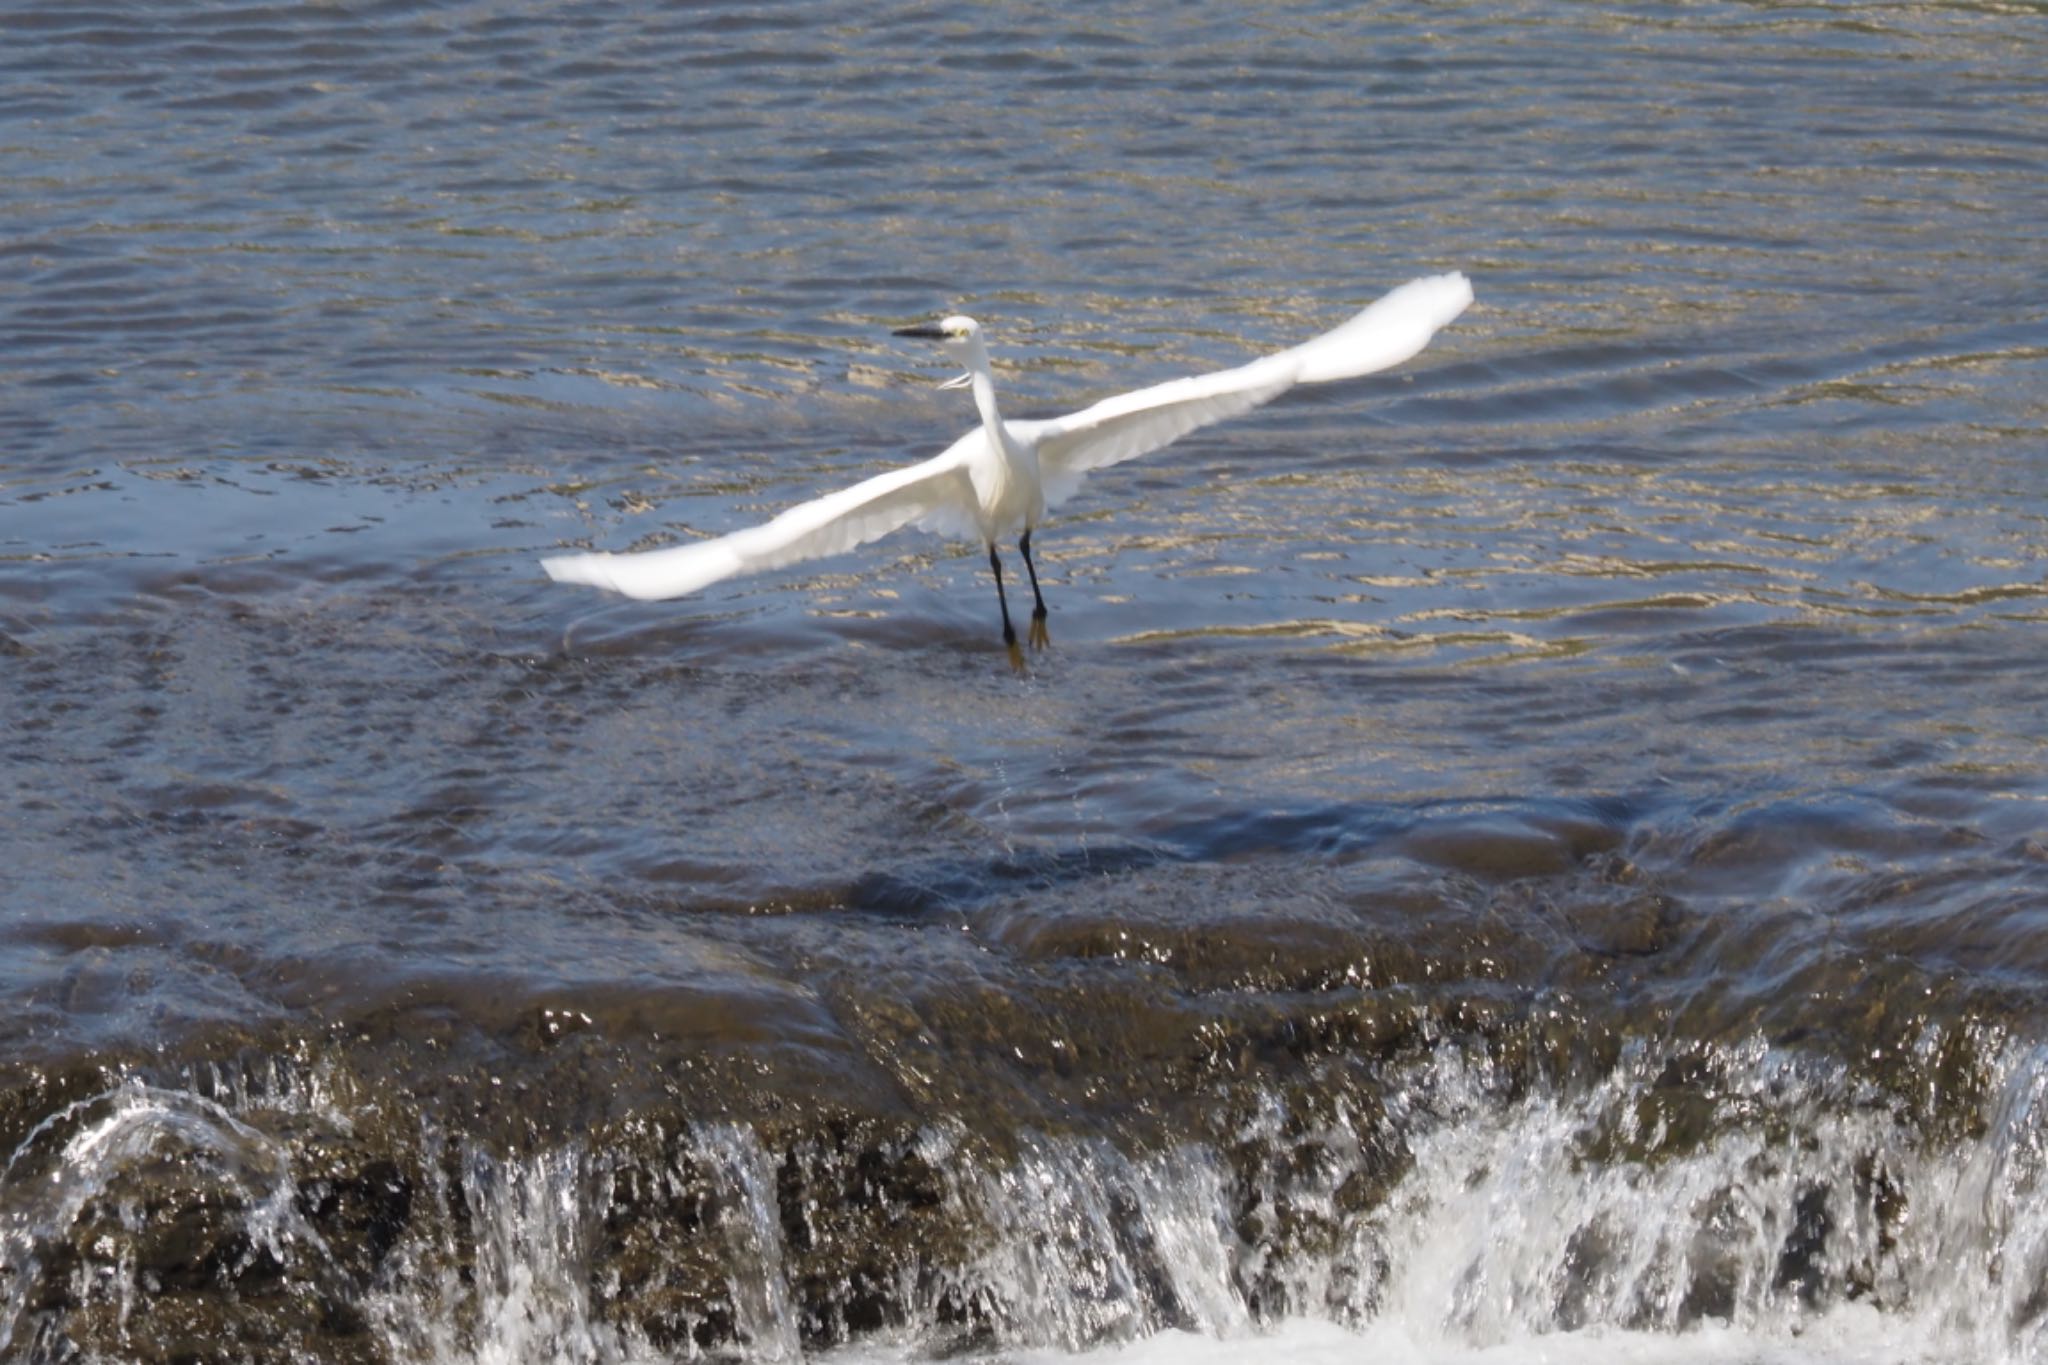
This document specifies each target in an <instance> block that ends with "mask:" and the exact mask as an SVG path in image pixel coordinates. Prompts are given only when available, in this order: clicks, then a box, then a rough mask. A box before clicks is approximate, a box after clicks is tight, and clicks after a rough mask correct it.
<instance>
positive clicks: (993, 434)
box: [967, 337, 1006, 449]
mask: <svg viewBox="0 0 2048 1365" xmlns="http://www.w3.org/2000/svg"><path fill="white" fill-rule="evenodd" d="M967 373H968V375H969V377H970V386H971V387H972V388H973V390H974V407H975V410H976V411H978V412H979V413H981V421H982V425H983V426H985V427H987V428H988V435H989V440H990V441H991V442H993V443H994V444H995V446H996V447H997V448H998V449H1003V448H1005V446H1006V436H1005V433H1004V431H1003V414H1002V413H1001V412H999V411H997V410H996V378H995V374H994V373H993V372H992V371H991V370H990V369H989V364H988V348H987V347H986V346H984V345H982V343H981V338H980V337H976V338H975V339H974V345H973V347H972V348H971V349H970V350H969V351H968V352H967Z"/></svg>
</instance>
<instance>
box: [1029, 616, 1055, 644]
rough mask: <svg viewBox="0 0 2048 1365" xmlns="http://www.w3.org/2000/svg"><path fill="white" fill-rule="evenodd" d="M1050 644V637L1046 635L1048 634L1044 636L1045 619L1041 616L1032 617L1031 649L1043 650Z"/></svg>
mask: <svg viewBox="0 0 2048 1365" xmlns="http://www.w3.org/2000/svg"><path fill="white" fill-rule="evenodd" d="M1051 643H1052V636H1050V635H1048V634H1046V633H1045V618H1044V617H1043V616H1034V617H1032V618H1031V647H1032V648H1033V649H1044V648H1046V647H1047V646H1048V645H1050V644H1051Z"/></svg>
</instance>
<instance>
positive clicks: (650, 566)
mask: <svg viewBox="0 0 2048 1365" xmlns="http://www.w3.org/2000/svg"><path fill="white" fill-rule="evenodd" d="M985 440H986V437H985V436H983V434H982V432H981V430H980V428H976V429H975V430H973V431H970V432H968V433H967V435H965V436H963V437H961V438H960V439H959V440H958V441H956V442H954V443H953V445H952V446H951V447H950V448H948V449H947V450H946V451H945V452H944V453H943V454H939V455H935V456H933V457H932V458H931V459H929V460H926V461H925V462H924V463H922V464H914V465H911V466H909V467H908V468H906V469H892V470H890V471H889V472H888V473H886V474H877V475H875V477H873V478H872V479H866V480H863V481H862V482H860V483H857V484H855V485H854V486H853V487H851V488H843V489H841V490H840V491H839V492H837V493H828V494H826V495H825V496H824V497H822V498H816V499H814V500H812V501H810V502H805V503H799V504H797V505H796V506H795V507H792V508H790V509H789V510H788V511H786V512H784V513H783V514H782V515H781V516H778V517H776V518H775V519H774V520H773V521H769V522H764V523H762V524H761V525H759V526H750V527H748V528H747V529H746V530H744V531H734V532H733V533H732V534H730V535H723V536H718V537H716V538H715V539H712V540H695V541H691V542H690V543H689V544H687V545H671V546H669V547H667V548H666V549H661V550H648V551H644V552H643V553H640V554H620V555H615V554H603V553H599V554H585V555H563V556H559V557H557V558H553V559H543V560H542V561H541V562H540V565H541V567H542V568H543V569H545V570H547V574H548V577H550V578H552V579H554V580H555V581H556V582H558V583H587V584H589V585H590V586H592V587H595V588H609V589H611V590H612V591H613V592H619V593H624V594H625V595H626V596H628V597H637V598H640V599H641V600H643V601H654V600H658V599H661V598H667V597H681V596H682V595H684V594H685V593H692V592H696V591H698V590H699V589H701V588H707V587H709V586H711V585H712V584H713V583H716V582H718V581H719V580H720V579H725V578H731V577H732V576H734V575H735V574H743V573H757V572H759V571H761V570H763V569H778V568H781V567H783V566H784V565H787V564H795V563H799V562H801V561H803V560H806V559H817V558H819V557H821V556H824V555H833V554H840V553H842V552H844V551H846V550H851V549H853V548H854V547H855V546H857V545H865V544H866V543H867V542H869V541H871V540H874V539H877V538H878V537H881V536H885V535H887V534H889V532H891V531H894V530H897V529H899V528H901V527H904V526H908V525H909V524H910V523H912V522H916V523H918V524H919V525H922V526H924V527H925V528H926V529H928V530H934V531H939V532H943V533H946V534H967V535H972V534H973V533H974V531H973V527H974V522H973V516H972V512H971V511H970V510H969V509H970V508H971V507H972V506H973V502H974V488H973V485H972V483H971V482H969V480H968V476H967V453H968V452H969V450H970V449H971V448H972V447H973V446H974V444H975V442H977V441H985Z"/></svg>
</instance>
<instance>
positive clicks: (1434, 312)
mask: <svg viewBox="0 0 2048 1365" xmlns="http://www.w3.org/2000/svg"><path fill="white" fill-rule="evenodd" d="M1471 302H1472V286H1471V284H1470V283H1469V282H1468V281H1467V280H1466V279H1465V277H1464V276H1463V275H1461V274H1456V273H1453V274H1449V275H1432V276H1429V277H1428V278H1426V279H1420V280H1410V281H1409V282H1408V283H1407V284H1404V285H1402V286H1401V287H1400V288H1398V289H1395V290H1394V291H1393V292H1391V293H1389V294H1387V295H1385V296H1384V297H1382V298H1381V299H1380V300H1379V301H1378V302H1376V303H1373V304H1371V305H1369V306H1368V307H1366V308H1365V310H1364V311H1362V312H1360V313H1359V314H1358V315H1357V316H1355V317H1353V318H1352V319H1351V320H1350V321H1349V322H1346V323H1344V324H1343V325H1341V326H1339V327H1335V328H1333V329H1331V330H1330V331H1327V332H1325V333H1323V334H1322V335H1321V336H1319V337H1316V338H1315V339H1314V340H1312V341H1305V342H1303V343H1302V344H1301V345H1299V346H1296V347H1294V348H1292V349H1291V350H1286V351H1281V352H1279V353H1278V354H1276V355H1269V356H1266V357H1264V358H1263V359H1260V360H1254V361H1252V362H1251V363H1250V364H1249V365H1241V366H1239V367H1238V368H1236V369H1234V370H1222V371H1219V372H1217V373H1215V374H1204V375H1196V376H1194V377H1192V378H1188V379H1175V380H1170V381H1169V382H1167V383H1164V384H1157V385H1154V386H1153V387H1151V388H1149V389H1139V390H1137V391H1136V392H1133V393H1125V394H1118V395H1117V396H1116V397H1114V398H1105V399H1103V400H1102V401H1101V402H1100V403H1097V404H1096V405H1095V406H1093V407H1091V408H1083V409H1082V410H1081V411H1080V412H1076V413H1072V414H1070V415H1068V416H1066V417H1056V418H1053V419H1051V420H1050V421H1043V422H1028V423H1027V422H1017V423H1013V424H1012V426H1013V428H1024V429H1026V430H1027V431H1028V432H1029V434H1030V435H1032V436H1035V437H1036V440H1037V445H1038V466H1039V475H1040V477H1041V478H1042V479H1043V480H1044V482H1045V500H1046V505H1047V506H1053V505H1056V504H1058V503H1060V502H1062V501H1064V500H1066V499H1067V498H1069V497H1072V496H1073V494H1074V493H1075V491H1076V490H1078V489H1079V488H1080V486H1081V476H1082V475H1083V474H1086V473H1087V472H1088V471H1089V470H1091V469H1101V468H1103V467H1105V466H1107V465H1113V464H1118V463H1120V462H1122V461H1124V460H1130V459H1135V458H1136V457H1138V456H1140V455H1144V454H1147V453H1149V452H1151V451H1154V450H1157V449H1159V447H1161V446H1163V445H1165V444H1167V443H1168V442H1169V441H1173V440H1177V439H1179V438H1180V437H1182V436H1185V435H1187V434H1188V433H1189V432H1191V431H1193V430H1195V429H1196V428H1197V427H1205V426H1207V425H1209V424H1210V423H1211V422H1219V421H1222V420H1223V419H1224V418H1226V417H1235V416H1238V415H1239V414H1240V413H1246V412H1250V411H1251V410H1252V409H1253V408H1255V407H1258V406H1259V405H1260V404H1262V403H1268V402H1271V401H1272V400H1273V399H1275V398H1277V397H1279V396H1280V395H1281V394H1282V393H1285V392H1286V391H1287V390H1288V389H1290V388H1292V387H1294V386H1295V385H1296V384H1322V383H1327V382H1329V381H1331V380H1335V379H1353V378H1356V377H1357V376H1359V375H1364V374H1371V373H1373V372H1374V371H1375V370H1384V369H1387V368H1388V367H1390V366H1393V365H1398V364H1400V363H1401V362H1402V361H1404V360H1406V359H1408V358H1409V357H1410V356H1413V355H1415V354H1416V353H1417V352H1419V351H1420V350H1421V349H1422V348H1423V347H1424V346H1427V345H1428V344H1429V339H1430V338H1431V337H1432V336H1435V335H1436V333H1437V329H1438V328H1440V327H1442V326H1444V324H1446V323H1448V322H1449V321H1450V320H1451V319H1452V318H1455V317H1456V316H1458V314H1460V313H1462V312H1464V311H1465V308H1466V306H1467V305H1468V304H1470V303H1471Z"/></svg>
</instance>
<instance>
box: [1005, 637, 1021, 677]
mask: <svg viewBox="0 0 2048 1365" xmlns="http://www.w3.org/2000/svg"><path fill="white" fill-rule="evenodd" d="M1008 644H1009V647H1010V667H1012V668H1014V669H1016V670H1017V671H1018V672H1019V673H1022V672H1023V671H1024V651H1023V650H1022V649H1020V648H1018V646H1017V642H1016V641H1015V640H1011V641H1009V642H1008Z"/></svg>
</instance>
